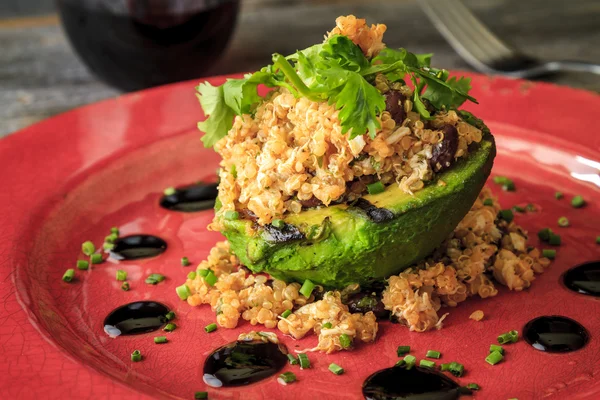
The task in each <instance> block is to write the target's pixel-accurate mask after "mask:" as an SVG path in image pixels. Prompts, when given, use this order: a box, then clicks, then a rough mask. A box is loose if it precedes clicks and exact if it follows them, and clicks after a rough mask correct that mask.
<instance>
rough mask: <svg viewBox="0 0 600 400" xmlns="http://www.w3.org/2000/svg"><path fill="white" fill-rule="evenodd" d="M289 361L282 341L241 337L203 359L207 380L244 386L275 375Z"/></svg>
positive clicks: (211, 384) (212, 383)
mask: <svg viewBox="0 0 600 400" xmlns="http://www.w3.org/2000/svg"><path fill="white" fill-rule="evenodd" d="M287 362H288V358H287V349H286V347H285V346H284V345H283V344H275V343H271V342H266V343H265V342H262V341H257V340H255V341H241V340H238V341H236V342H233V343H229V344H227V345H225V346H223V347H220V348H218V349H217V350H215V351H214V352H212V353H211V354H210V355H209V356H208V357H207V358H206V361H204V377H203V379H204V383H206V384H207V385H209V386H212V387H221V386H243V385H249V384H251V383H254V382H258V381H261V380H263V379H265V378H268V377H270V376H273V375H275V374H276V373H277V372H278V371H279V370H281V369H282V368H283V367H284V366H285V365H286V364H287Z"/></svg>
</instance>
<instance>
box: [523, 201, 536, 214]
mask: <svg viewBox="0 0 600 400" xmlns="http://www.w3.org/2000/svg"><path fill="white" fill-rule="evenodd" d="M525 209H526V210H527V211H530V212H533V211H536V210H537V209H536V208H535V205H533V204H531V203H529V204H527V205H526V206H525Z"/></svg>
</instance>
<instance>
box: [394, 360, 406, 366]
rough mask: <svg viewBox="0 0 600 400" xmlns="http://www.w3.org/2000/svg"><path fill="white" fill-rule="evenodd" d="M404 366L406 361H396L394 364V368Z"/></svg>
mask: <svg viewBox="0 0 600 400" xmlns="http://www.w3.org/2000/svg"><path fill="white" fill-rule="evenodd" d="M405 365H406V361H404V360H398V361H396V364H394V366H395V367H404V366H405Z"/></svg>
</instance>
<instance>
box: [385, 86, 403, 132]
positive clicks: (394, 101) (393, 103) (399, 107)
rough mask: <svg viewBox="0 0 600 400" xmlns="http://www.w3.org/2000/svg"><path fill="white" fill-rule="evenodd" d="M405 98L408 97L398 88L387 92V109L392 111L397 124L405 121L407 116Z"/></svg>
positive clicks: (391, 113)
mask: <svg viewBox="0 0 600 400" xmlns="http://www.w3.org/2000/svg"><path fill="white" fill-rule="evenodd" d="M405 100H406V97H404V95H403V94H402V93H400V91H398V90H393V89H390V91H389V92H387V93H386V94H385V110H386V111H387V112H389V113H390V115H391V116H392V119H393V120H394V121H396V124H397V125H400V124H401V123H402V121H404V118H406V113H405V112H404V101H405Z"/></svg>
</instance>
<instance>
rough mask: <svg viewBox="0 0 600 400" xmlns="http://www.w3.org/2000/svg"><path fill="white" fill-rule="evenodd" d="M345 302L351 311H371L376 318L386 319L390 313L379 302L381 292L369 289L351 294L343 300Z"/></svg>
mask: <svg viewBox="0 0 600 400" xmlns="http://www.w3.org/2000/svg"><path fill="white" fill-rule="evenodd" d="M345 304H346V305H347V306H348V309H349V310H350V312H352V313H363V314H364V313H366V312H369V311H373V314H375V316H376V317H377V319H386V318H388V317H389V315H390V312H389V311H388V310H386V309H385V306H384V305H383V303H382V302H381V294H379V295H378V294H376V293H374V292H371V291H367V292H358V293H354V294H351V295H349V296H348V298H347V299H346V300H345Z"/></svg>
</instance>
